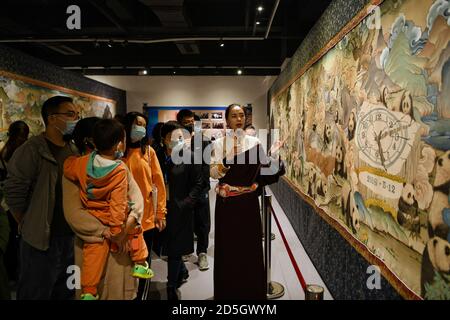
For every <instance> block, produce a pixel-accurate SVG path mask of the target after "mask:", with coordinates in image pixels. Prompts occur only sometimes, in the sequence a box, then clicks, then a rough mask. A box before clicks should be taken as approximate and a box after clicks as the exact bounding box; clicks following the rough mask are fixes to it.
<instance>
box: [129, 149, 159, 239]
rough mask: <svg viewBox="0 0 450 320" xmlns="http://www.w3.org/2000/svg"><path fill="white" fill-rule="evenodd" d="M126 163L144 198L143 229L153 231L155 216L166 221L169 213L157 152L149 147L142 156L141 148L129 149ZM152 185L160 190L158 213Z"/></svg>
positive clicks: (157, 204)
mask: <svg viewBox="0 0 450 320" xmlns="http://www.w3.org/2000/svg"><path fill="white" fill-rule="evenodd" d="M124 161H125V163H126V164H127V166H128V168H129V169H130V171H131V173H132V174H133V177H134V179H135V180H136V183H137V184H138V186H139V189H141V192H142V196H143V198H144V216H143V218H142V223H141V225H142V229H143V230H144V231H147V230H151V229H153V228H155V216H156V217H158V219H164V218H165V217H166V213H167V210H166V187H165V185H164V177H163V173H162V171H161V167H160V165H159V161H158V158H157V156H156V152H155V150H153V148H152V147H150V146H149V147H147V149H146V152H145V154H142V151H141V148H129V149H128V151H127V157H126V158H125V159H124ZM152 185H155V186H156V188H157V189H158V190H157V203H156V212H154V209H153V200H152V191H153V187H152Z"/></svg>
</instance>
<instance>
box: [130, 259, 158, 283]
mask: <svg viewBox="0 0 450 320" xmlns="http://www.w3.org/2000/svg"><path fill="white" fill-rule="evenodd" d="M132 276H133V277H135V278H140V279H150V278H153V276H154V274H153V270H152V269H150V267H149V266H148V263H147V261H145V266H143V265H142V264H137V263H136V264H135V265H134V268H133V274H132Z"/></svg>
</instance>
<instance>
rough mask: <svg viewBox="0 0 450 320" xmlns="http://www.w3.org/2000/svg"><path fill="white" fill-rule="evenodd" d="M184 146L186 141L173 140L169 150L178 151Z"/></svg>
mask: <svg viewBox="0 0 450 320" xmlns="http://www.w3.org/2000/svg"><path fill="white" fill-rule="evenodd" d="M183 145H184V139H178V140H175V141H173V140H171V141H170V143H169V148H170V149H172V150H173V149H177V148H181V147H182V146H183Z"/></svg>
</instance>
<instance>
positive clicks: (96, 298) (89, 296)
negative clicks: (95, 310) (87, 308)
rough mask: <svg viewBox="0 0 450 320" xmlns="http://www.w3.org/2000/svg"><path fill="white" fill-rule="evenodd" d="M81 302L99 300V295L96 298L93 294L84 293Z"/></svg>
mask: <svg viewBox="0 0 450 320" xmlns="http://www.w3.org/2000/svg"><path fill="white" fill-rule="evenodd" d="M80 300H98V294H96V295H95V296H94V295H93V294H92V293H82V294H81V297H80Z"/></svg>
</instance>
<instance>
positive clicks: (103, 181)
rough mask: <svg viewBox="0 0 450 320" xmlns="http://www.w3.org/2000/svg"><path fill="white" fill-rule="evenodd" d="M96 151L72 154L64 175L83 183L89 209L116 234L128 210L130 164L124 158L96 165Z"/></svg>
mask: <svg viewBox="0 0 450 320" xmlns="http://www.w3.org/2000/svg"><path fill="white" fill-rule="evenodd" d="M96 155H97V153H96V152H92V153H91V154H88V155H85V156H82V157H69V158H68V159H67V160H66V161H65V162H64V175H65V177H66V178H67V179H69V180H71V181H73V182H75V183H77V184H78V185H79V186H80V198H81V202H82V204H83V206H84V207H85V208H86V209H87V210H88V212H89V213H90V214H92V215H94V216H95V217H97V218H98V219H99V220H100V221H101V222H102V223H103V224H104V225H106V226H109V227H110V230H111V233H112V234H113V235H115V234H118V233H120V231H121V226H122V224H124V223H125V220H126V217H127V212H128V179H127V168H126V166H125V164H124V163H123V162H122V161H116V163H115V164H113V165H111V166H107V167H96V166H94V159H95V156H96Z"/></svg>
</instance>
